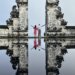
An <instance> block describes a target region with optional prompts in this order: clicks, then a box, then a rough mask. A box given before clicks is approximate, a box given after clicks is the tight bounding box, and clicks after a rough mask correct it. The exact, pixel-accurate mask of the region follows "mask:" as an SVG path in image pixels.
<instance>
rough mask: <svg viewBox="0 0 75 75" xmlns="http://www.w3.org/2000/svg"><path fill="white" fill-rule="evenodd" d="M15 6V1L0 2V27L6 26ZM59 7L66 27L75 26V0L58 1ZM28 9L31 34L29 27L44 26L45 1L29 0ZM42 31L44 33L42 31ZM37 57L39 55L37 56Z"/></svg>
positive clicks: (2, 0)
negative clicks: (66, 23)
mask: <svg viewBox="0 0 75 75" xmlns="http://www.w3.org/2000/svg"><path fill="white" fill-rule="evenodd" d="M15 4H16V3H15V0H0V25H6V20H7V19H8V18H10V12H11V10H12V6H13V5H15ZM59 6H61V8H62V12H63V13H64V19H65V20H66V21H68V25H69V26H70V25H73V26H75V0H60V4H59ZM28 8H29V9H28V10H29V11H28V18H29V23H28V24H29V28H30V31H29V33H32V27H31V25H32V26H33V25H35V24H41V25H43V24H45V0H29V6H28ZM42 31H43V32H44V30H42ZM30 35H32V34H30ZM30 42H32V41H30ZM31 44H32V43H31ZM30 46H31V45H30ZM31 52H32V51H31ZM37 52H38V51H37ZM38 53H39V52H38ZM41 53H42V52H41ZM41 53H40V55H41ZM35 54H36V53H35ZM37 56H39V55H38V54H37ZM32 57H33V56H32ZM43 61H44V60H43Z"/></svg>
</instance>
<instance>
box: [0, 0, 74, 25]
mask: <svg viewBox="0 0 75 75" xmlns="http://www.w3.org/2000/svg"><path fill="white" fill-rule="evenodd" d="M15 4H16V3H15V0H0V24H6V22H5V21H6V20H7V19H8V18H9V17H10V11H11V8H12V6H13V5H15ZM74 5H75V0H60V6H61V8H62V12H63V13H64V18H65V19H66V21H68V25H75V16H74V15H75V7H74ZM44 7H45V0H29V18H30V19H29V24H31V25H32V24H39V23H40V24H44V21H45V20H44V19H45V16H44V15H45V13H44V11H45V10H44Z"/></svg>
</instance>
